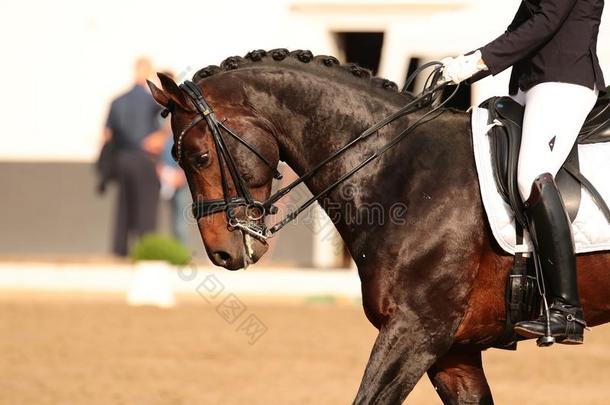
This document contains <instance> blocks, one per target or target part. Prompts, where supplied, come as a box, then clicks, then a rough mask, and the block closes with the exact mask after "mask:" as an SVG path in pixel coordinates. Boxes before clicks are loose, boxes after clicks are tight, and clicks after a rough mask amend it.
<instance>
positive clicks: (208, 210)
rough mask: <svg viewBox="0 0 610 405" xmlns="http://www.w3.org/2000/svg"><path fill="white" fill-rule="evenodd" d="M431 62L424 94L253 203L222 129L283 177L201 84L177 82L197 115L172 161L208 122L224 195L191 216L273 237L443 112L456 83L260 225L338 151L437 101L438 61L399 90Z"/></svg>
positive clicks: (196, 207)
mask: <svg viewBox="0 0 610 405" xmlns="http://www.w3.org/2000/svg"><path fill="white" fill-rule="evenodd" d="M431 66H435V68H434V70H433V71H432V73H431V74H430V75H429V76H428V79H427V80H426V83H425V85H424V89H423V90H422V92H421V93H420V94H419V95H418V96H417V97H416V98H415V99H414V100H413V101H411V102H410V103H408V104H407V105H405V106H404V107H402V108H401V109H399V110H398V111H396V112H395V113H393V114H391V115H389V116H387V117H386V118H384V119H382V120H381V121H379V122H378V123H376V124H375V125H373V126H371V127H370V128H367V129H366V130H365V131H363V132H362V133H361V134H360V135H359V136H358V137H356V138H355V139H353V140H352V141H350V142H349V143H347V144H346V145H344V146H343V147H341V148H340V149H338V150H337V151H335V152H334V153H332V154H331V155H330V156H328V157H327V158H326V159H324V160H322V161H321V162H320V163H318V164H317V165H316V166H314V167H313V168H312V169H310V170H309V171H308V172H307V173H305V174H303V175H302V176H300V177H299V178H298V179H296V180H294V181H293V182H292V183H290V184H289V185H287V186H285V187H283V188H281V189H279V190H278V191H276V192H275V193H274V194H272V195H271V196H269V198H267V200H265V201H263V202H260V201H256V200H254V199H253V198H252V196H251V194H250V191H249V189H248V187H247V184H246V182H245V180H244V179H243V178H242V177H241V176H240V175H239V172H238V169H237V165H236V163H235V160H234V159H233V156H232V155H231V153H230V152H229V150H228V148H227V145H226V143H225V141H224V138H223V136H222V133H223V132H225V133H227V134H228V135H230V136H231V137H233V138H234V139H236V140H237V141H238V142H240V143H241V144H242V145H244V146H245V147H246V148H247V149H249V150H250V151H251V152H252V153H254V154H255V155H256V156H257V157H258V158H259V159H260V160H262V161H263V162H264V163H265V164H266V165H267V166H268V167H269V168H270V169H271V170H272V171H273V177H274V178H275V179H281V178H282V175H281V174H280V173H279V172H278V171H277V169H276V168H275V167H274V166H273V165H272V164H271V162H269V160H268V159H267V158H265V156H263V155H262V154H261V153H260V152H259V151H257V150H256V148H254V147H253V146H252V145H250V144H249V143H247V142H246V141H245V140H244V139H242V138H241V137H240V136H239V135H237V134H236V133H235V132H233V131H232V130H231V129H230V128H228V127H227V126H225V125H224V124H223V123H222V122H220V121H218V119H217V118H216V116H215V114H214V111H213V110H212V108H211V107H210V106H209V104H208V103H207V102H206V100H205V97H204V96H203V93H202V92H201V90H200V89H199V87H198V86H197V85H196V84H195V83H193V82H191V81H188V80H187V81H185V82H184V83H183V84H181V85H180V88H181V89H182V90H183V91H184V92H185V93H186V95H187V96H188V98H189V99H190V100H191V101H192V102H193V104H194V105H195V108H196V109H197V112H198V116H197V117H195V118H194V119H193V120H192V121H191V122H190V123H189V124H188V125H187V126H186V127H185V128H184V129H183V130H182V131H181V132H180V134H179V136H178V139H177V141H176V145H175V146H176V156H175V158H176V161H177V162H178V163H181V160H182V141H183V138H184V136H185V135H186V134H187V133H188V131H190V130H191V129H193V128H194V127H195V126H197V125H198V124H199V123H200V122H202V121H204V120H205V121H206V124H207V126H208V128H209V129H210V131H211V133H212V138H213V140H214V145H215V149H216V153H217V155H218V164H219V166H220V173H221V181H222V190H223V198H222V199H212V200H197V201H195V202H194V203H193V206H192V208H193V216H194V217H195V219H196V220H200V219H201V218H204V217H206V216H208V215H212V214H214V213H217V212H221V211H225V213H226V217H227V222H228V226H229V229H230V230H235V229H239V230H241V231H243V232H245V233H247V234H249V235H251V236H253V237H255V238H257V239H259V240H261V241H265V240H266V239H268V238H270V237H273V236H274V235H275V234H276V233H277V232H279V231H280V229H282V228H283V227H284V226H286V225H287V224H288V223H290V222H292V221H293V220H295V219H296V218H297V216H298V215H299V214H300V213H301V212H303V211H304V210H305V209H307V208H308V207H309V206H310V205H311V204H313V203H314V202H315V201H317V200H318V199H320V198H322V197H324V196H326V195H327V194H328V193H330V192H331V191H332V190H333V189H334V188H335V187H337V186H338V185H339V184H341V183H342V182H344V181H345V180H347V179H348V178H350V177H351V176H353V175H354V174H356V173H357V172H358V171H359V170H361V169H362V168H363V167H365V166H366V165H367V164H369V163H370V162H372V161H373V160H375V159H377V158H378V157H380V156H381V155H382V154H384V153H385V152H386V151H388V150H389V149H391V148H392V147H394V146H395V145H396V144H397V143H399V142H400V141H401V140H403V139H404V138H405V137H406V136H407V135H408V134H410V133H411V132H413V131H414V130H415V129H416V128H417V127H419V126H420V125H423V124H425V123H427V122H429V121H431V120H433V119H435V118H437V117H438V116H439V115H440V114H442V113H443V111H444V110H442V108H443V107H444V106H445V105H446V104H447V102H449V101H450V100H451V99H452V98H453V97H454V96H455V95H456V94H457V91H458V90H459V85H458V86H456V88H455V90H454V91H453V92H452V93H451V94H450V95H449V97H448V98H447V99H446V100H445V101H443V102H442V103H440V104H438V105H436V106H435V107H433V108H432V109H431V110H430V111H428V112H426V113H425V114H424V115H422V116H421V117H420V118H419V119H417V120H416V121H415V122H413V123H412V124H410V125H409V126H408V127H407V128H406V129H404V130H403V131H402V132H400V133H399V134H398V135H397V136H395V137H394V138H392V139H391V140H390V141H389V142H387V143H386V144H385V145H383V146H382V147H380V148H379V149H377V150H376V151H375V152H373V153H372V154H371V155H369V156H368V157H367V158H366V159H365V160H363V161H362V162H361V163H359V164H358V165H356V166H355V167H354V168H352V169H351V170H350V171H348V172H347V173H345V174H343V175H342V176H341V177H339V178H338V179H337V180H336V181H335V182H333V183H332V184H330V185H329V186H328V187H326V188H325V189H324V190H322V191H321V192H319V193H318V194H316V195H314V196H313V197H311V198H310V199H309V200H307V201H306V202H304V203H303V204H302V205H301V206H299V207H298V208H296V209H294V210H293V211H291V212H289V213H288V214H287V215H286V216H285V217H284V218H283V219H281V220H279V221H278V222H277V223H276V224H274V225H273V226H271V227H270V228H267V227H266V225H265V224H264V218H265V217H266V216H267V215H273V214H275V213H276V212H277V207H276V206H275V205H274V204H275V203H276V202H277V201H279V200H280V199H281V198H283V197H284V196H286V195H287V194H288V193H289V192H290V191H292V190H293V189H294V188H295V187H297V186H298V185H300V184H301V183H303V182H305V181H306V180H308V179H310V178H311V177H312V176H314V175H315V174H316V173H317V172H318V171H319V170H320V169H322V168H323V167H324V166H325V165H326V164H327V163H329V162H331V161H333V160H334V159H336V158H337V157H339V156H340V155H342V154H343V153H344V152H345V151H347V150H349V149H350V148H351V147H353V146H354V145H356V144H357V143H359V142H360V141H362V140H364V139H366V138H368V137H369V136H370V135H372V134H374V133H376V132H377V131H379V130H380V129H382V128H384V127H386V126H387V125H389V124H391V123H392V122H394V121H396V120H397V119H399V118H401V117H403V116H405V115H408V114H411V113H414V112H416V111H419V110H421V109H423V108H425V107H429V106H432V105H433V104H434V103H435V102H437V101H438V100H439V99H440V98H441V97H442V91H440V90H442V89H444V87H445V86H446V85H447V84H448V82H440V81H441V76H442V64H441V63H440V62H430V63H427V64H424V65H422V66H421V67H420V68H418V69H417V70H416V71H415V72H414V73H413V74H412V75H411V76H410V77H409V78H408V79H407V82H406V84H405V86H404V88H403V92H404V91H405V89H406V88H407V87H408V86H409V84H410V83H412V82H413V80H415V78H416V77H417V76H418V75H419V74H420V73H421V72H422V71H423V70H424V69H427V68H429V67H431ZM170 111H171V108H168V109H167V110H164V112H163V113H162V115H163V116H167V114H168V113H169V112H170ZM225 165H226V166H227V169H228V171H229V175H230V177H231V180H232V181H233V184H234V185H235V189H236V196H230V192H229V183H228V179H227V175H226V173H225V170H224V166H225ZM239 207H245V209H246V216H247V220H244V219H240V218H237V216H236V215H235V210H236V208H239ZM256 222H262V224H257V223H256Z"/></svg>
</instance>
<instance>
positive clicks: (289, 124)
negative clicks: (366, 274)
mask: <svg viewBox="0 0 610 405" xmlns="http://www.w3.org/2000/svg"><path fill="white" fill-rule="evenodd" d="M340 73H343V72H340ZM340 78H342V79H344V81H345V82H341V81H340V80H339V79H338V78H337V77H330V76H329V77H324V76H317V75H314V74H307V73H305V74H301V75H294V72H290V71H288V72H286V73H285V74H277V72H276V73H267V74H265V73H264V72H258V73H257V74H256V75H252V76H250V77H249V83H250V86H247V87H249V88H246V93H247V98H248V103H249V104H251V106H252V107H253V108H254V109H255V110H256V111H257V112H258V113H259V114H261V115H262V116H263V117H264V118H266V119H267V120H269V121H270V122H271V123H272V124H273V126H274V127H275V128H276V129H277V132H276V134H275V135H276V138H277V142H278V144H279V146H280V151H281V158H282V160H283V161H285V162H286V163H287V164H288V165H289V166H290V167H291V168H292V169H293V170H294V171H295V172H296V173H297V174H298V175H299V176H301V175H303V174H305V173H307V172H308V171H309V170H311V169H312V168H313V167H315V166H316V165H317V164H318V163H319V162H321V161H322V160H324V159H325V158H326V157H328V156H329V155H330V154H332V153H333V152H334V151H336V150H338V149H340V148H341V147H342V146H343V145H345V144H347V143H348V142H349V141H350V140H352V139H353V138H355V137H356V136H357V135H359V134H360V133H361V132H362V131H363V130H365V129H366V128H368V127H370V126H372V125H373V124H375V123H376V122H378V121H379V120H381V119H383V118H384V117H386V116H387V115H389V114H391V113H392V112H395V111H396V110H397V109H399V108H400V107H401V106H402V105H404V104H406V103H407V102H408V101H409V99H408V97H407V96H404V95H400V94H398V93H396V92H394V91H392V90H385V89H377V88H374V87H373V86H372V85H371V84H370V83H368V82H367V81H366V80H365V79H358V78H352V77H349V76H348V77H345V78H343V77H340ZM406 122H407V120H402V121H399V122H398V123H396V124H393V125H392V126H390V127H388V128H387V129H386V130H383V131H380V133H379V134H374V135H372V136H371V137H370V138H368V139H367V140H365V141H363V142H361V143H359V144H357V145H355V146H354V147H353V148H351V149H349V150H347V151H346V152H345V153H343V154H342V155H340V156H339V157H338V158H337V159H334V160H332V161H331V162H329V163H328V164H327V165H325V166H324V167H323V168H322V169H321V170H319V172H317V173H316V174H315V175H314V176H313V177H311V178H310V179H309V180H307V181H306V185H307V187H308V188H309V190H310V191H311V192H312V193H313V194H314V195H316V194H318V193H320V192H321V191H322V190H324V189H325V188H326V187H328V186H329V185H330V184H332V183H334V182H335V181H336V180H337V179H338V178H339V177H341V176H342V175H343V174H345V173H347V172H349V171H350V170H351V169H352V168H353V167H355V166H356V165H358V164H359V163H360V162H362V161H364V160H365V159H366V158H367V157H368V156H369V155H370V154H371V153H373V152H374V151H376V150H378V149H379V148H380V147H381V146H382V145H383V144H385V143H386V142H387V141H388V140H389V139H390V138H391V136H394V135H395V134H396V130H397V129H398V128H404V126H405V123H406ZM403 147H404V145H402V144H399V145H398V146H397V147H396V149H400V148H403ZM388 155H390V154H387V155H384V156H382V157H381V158H379V159H377V160H375V161H373V162H371V163H370V164H368V165H367V166H366V167H365V168H363V169H362V170H360V171H358V172H357V173H356V174H354V175H353V177H351V178H350V179H349V180H348V181H346V182H344V183H343V184H341V185H340V186H338V187H337V188H336V189H334V190H333V191H332V192H331V193H329V194H328V197H327V198H324V199H322V200H321V201H320V203H321V205H322V207H323V208H324V209H325V211H326V212H327V214H329V217H330V218H332V219H333V222H334V223H335V225H336V227H337V229H338V230H339V232H340V233H341V235H342V237H343V239H344V240H345V241H346V242H347V243H348V247H349V244H350V241H351V240H352V237H353V236H354V235H355V234H363V233H366V231H367V228H371V227H373V226H375V225H378V224H376V223H375V219H374V218H373V219H370V218H359V217H358V216H360V215H366V216H369V215H372V216H377V215H380V214H379V212H372V213H371V211H370V210H375V209H377V210H384V212H385V210H388V209H389V205H390V204H392V202H395V199H397V198H400V197H399V195H398V194H395V195H394V196H393V195H392V191H388V192H387V194H385V195H383V196H380V195H379V193H378V192H372V190H371V188H374V189H375V190H376V191H378V190H379V189H387V188H388V187H391V186H390V185H389V184H388V183H389V182H390V181H392V180H389V179H387V178H386V179H384V178H383V177H384V174H387V166H388V163H389V161H391V160H392V159H395V158H396V155H394V156H393V157H390V156H388ZM405 176H406V174H405ZM394 180H396V179H394ZM403 181H404V177H403ZM373 206H374V207H373ZM363 207H364V208H366V209H367V210H368V211H367V212H364V213H363ZM371 207H373V208H371ZM375 207H376V208H375ZM350 250H351V249H350Z"/></svg>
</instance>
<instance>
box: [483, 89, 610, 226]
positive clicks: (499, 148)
mask: <svg viewBox="0 0 610 405" xmlns="http://www.w3.org/2000/svg"><path fill="white" fill-rule="evenodd" d="M481 107H483V108H487V110H488V111H489V119H488V123H489V124H492V123H496V124H498V125H496V126H494V127H493V128H492V129H491V131H490V133H489V137H490V146H491V155H492V156H491V158H492V167H493V172H494V173H493V174H494V179H495V182H496V186H497V188H498V191H499V192H500V195H502V198H503V199H504V201H505V202H506V203H507V204H508V205H510V206H511V207H512V209H513V211H514V212H515V218H516V219H517V221H518V222H519V223H520V224H521V226H522V227H524V228H526V227H527V225H526V220H525V216H524V214H523V201H522V200H521V195H520V194H519V187H518V183H517V167H518V164H519V152H520V148H521V135H522V134H521V131H522V126H523V116H524V113H525V108H524V107H523V106H522V105H521V104H519V103H517V102H516V101H515V100H513V99H512V98H510V97H493V98H490V99H489V100H487V101H485V102H484V103H483V104H481ZM609 140H610V139H609ZM566 162H570V163H571V164H572V165H573V166H574V167H578V166H579V162H578V147H577V145H574V148H573V149H572V151H571V153H570V155H569V157H568V159H567V160H566ZM556 181H557V185H558V187H559V189H560V191H561V194H562V197H563V200H564V203H565V205H566V210H567V211H568V214H569V216H570V219H571V220H572V221H574V219H575V218H576V215H577V214H578V209H579V207H580V201H581V185H580V182H578V181H577V180H576V179H574V178H573V176H571V175H570V174H569V173H568V172H567V171H566V170H565V169H564V168H562V169H561V170H560V171H559V173H557V176H556Z"/></svg>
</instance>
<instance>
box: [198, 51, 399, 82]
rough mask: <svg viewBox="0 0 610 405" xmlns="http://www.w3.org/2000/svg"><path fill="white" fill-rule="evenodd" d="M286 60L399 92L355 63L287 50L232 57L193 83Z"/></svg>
mask: <svg viewBox="0 0 610 405" xmlns="http://www.w3.org/2000/svg"><path fill="white" fill-rule="evenodd" d="M285 59H292V60H295V61H298V62H301V63H304V64H306V63H314V64H317V65H319V66H325V67H328V68H336V69H340V70H342V71H344V72H346V74H349V75H352V76H355V77H359V78H361V79H366V80H369V82H370V83H371V84H372V85H373V86H375V87H378V88H382V89H386V90H390V91H393V92H398V86H397V85H396V83H394V82H392V81H390V80H387V79H383V78H380V77H373V74H372V72H371V71H370V70H368V69H365V68H363V67H361V66H358V65H356V64H354V63H347V64H341V63H339V60H338V59H337V58H335V57H333V56H327V55H317V56H314V55H313V53H311V51H305V50H296V51H289V50H288V49H285V48H278V49H272V50H270V51H265V50H263V49H257V50H254V51H251V52H248V53H247V54H246V56H244V57H241V56H231V57H229V58H227V59H225V60H224V61H222V63H221V64H220V66H217V65H210V66H207V67H204V68H203V69H200V70H198V71H197V72H196V73H195V74H194V75H193V81H194V82H197V81H199V80H202V79H205V78H206V77H210V76H213V75H215V74H217V73H220V72H226V71H229V70H235V69H240V68H242V67H246V66H252V65H254V64H257V63H262V62H273V61H275V62H279V61H283V60H285Z"/></svg>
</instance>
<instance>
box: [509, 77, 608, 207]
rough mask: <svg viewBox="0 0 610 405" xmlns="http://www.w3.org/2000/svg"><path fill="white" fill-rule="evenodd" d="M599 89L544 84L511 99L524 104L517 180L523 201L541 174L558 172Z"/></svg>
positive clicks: (553, 83) (564, 84)
mask: <svg viewBox="0 0 610 405" xmlns="http://www.w3.org/2000/svg"><path fill="white" fill-rule="evenodd" d="M597 95H598V91H597V89H595V90H591V89H589V88H588V87H585V86H580V85H576V84H569V83H557V82H552V83H541V84H538V85H536V86H534V87H532V88H531V89H529V90H528V91H526V92H523V91H521V90H519V93H518V94H517V95H515V96H512V98H513V99H514V100H515V101H517V102H518V103H519V104H521V105H524V106H525V117H524V119H523V137H522V140H521V151H520V155H519V167H518V171H517V180H518V183H519V192H520V193H521V197H522V198H523V200H524V201H525V200H527V199H528V198H529V195H530V191H531V188H532V183H533V182H534V180H535V179H536V177H538V176H539V175H541V174H543V173H551V174H552V175H553V176H556V175H557V172H558V171H559V169H561V166H562V165H563V163H564V162H565V160H566V159H567V157H568V155H569V154H570V151H571V150H572V147H573V146H574V143H575V142H576V138H577V136H578V133H579V132H580V130H581V128H582V125H583V124H584V122H585V119H586V118H587V115H589V113H590V112H591V110H592V109H593V106H594V105H595V102H596V101H597Z"/></svg>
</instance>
